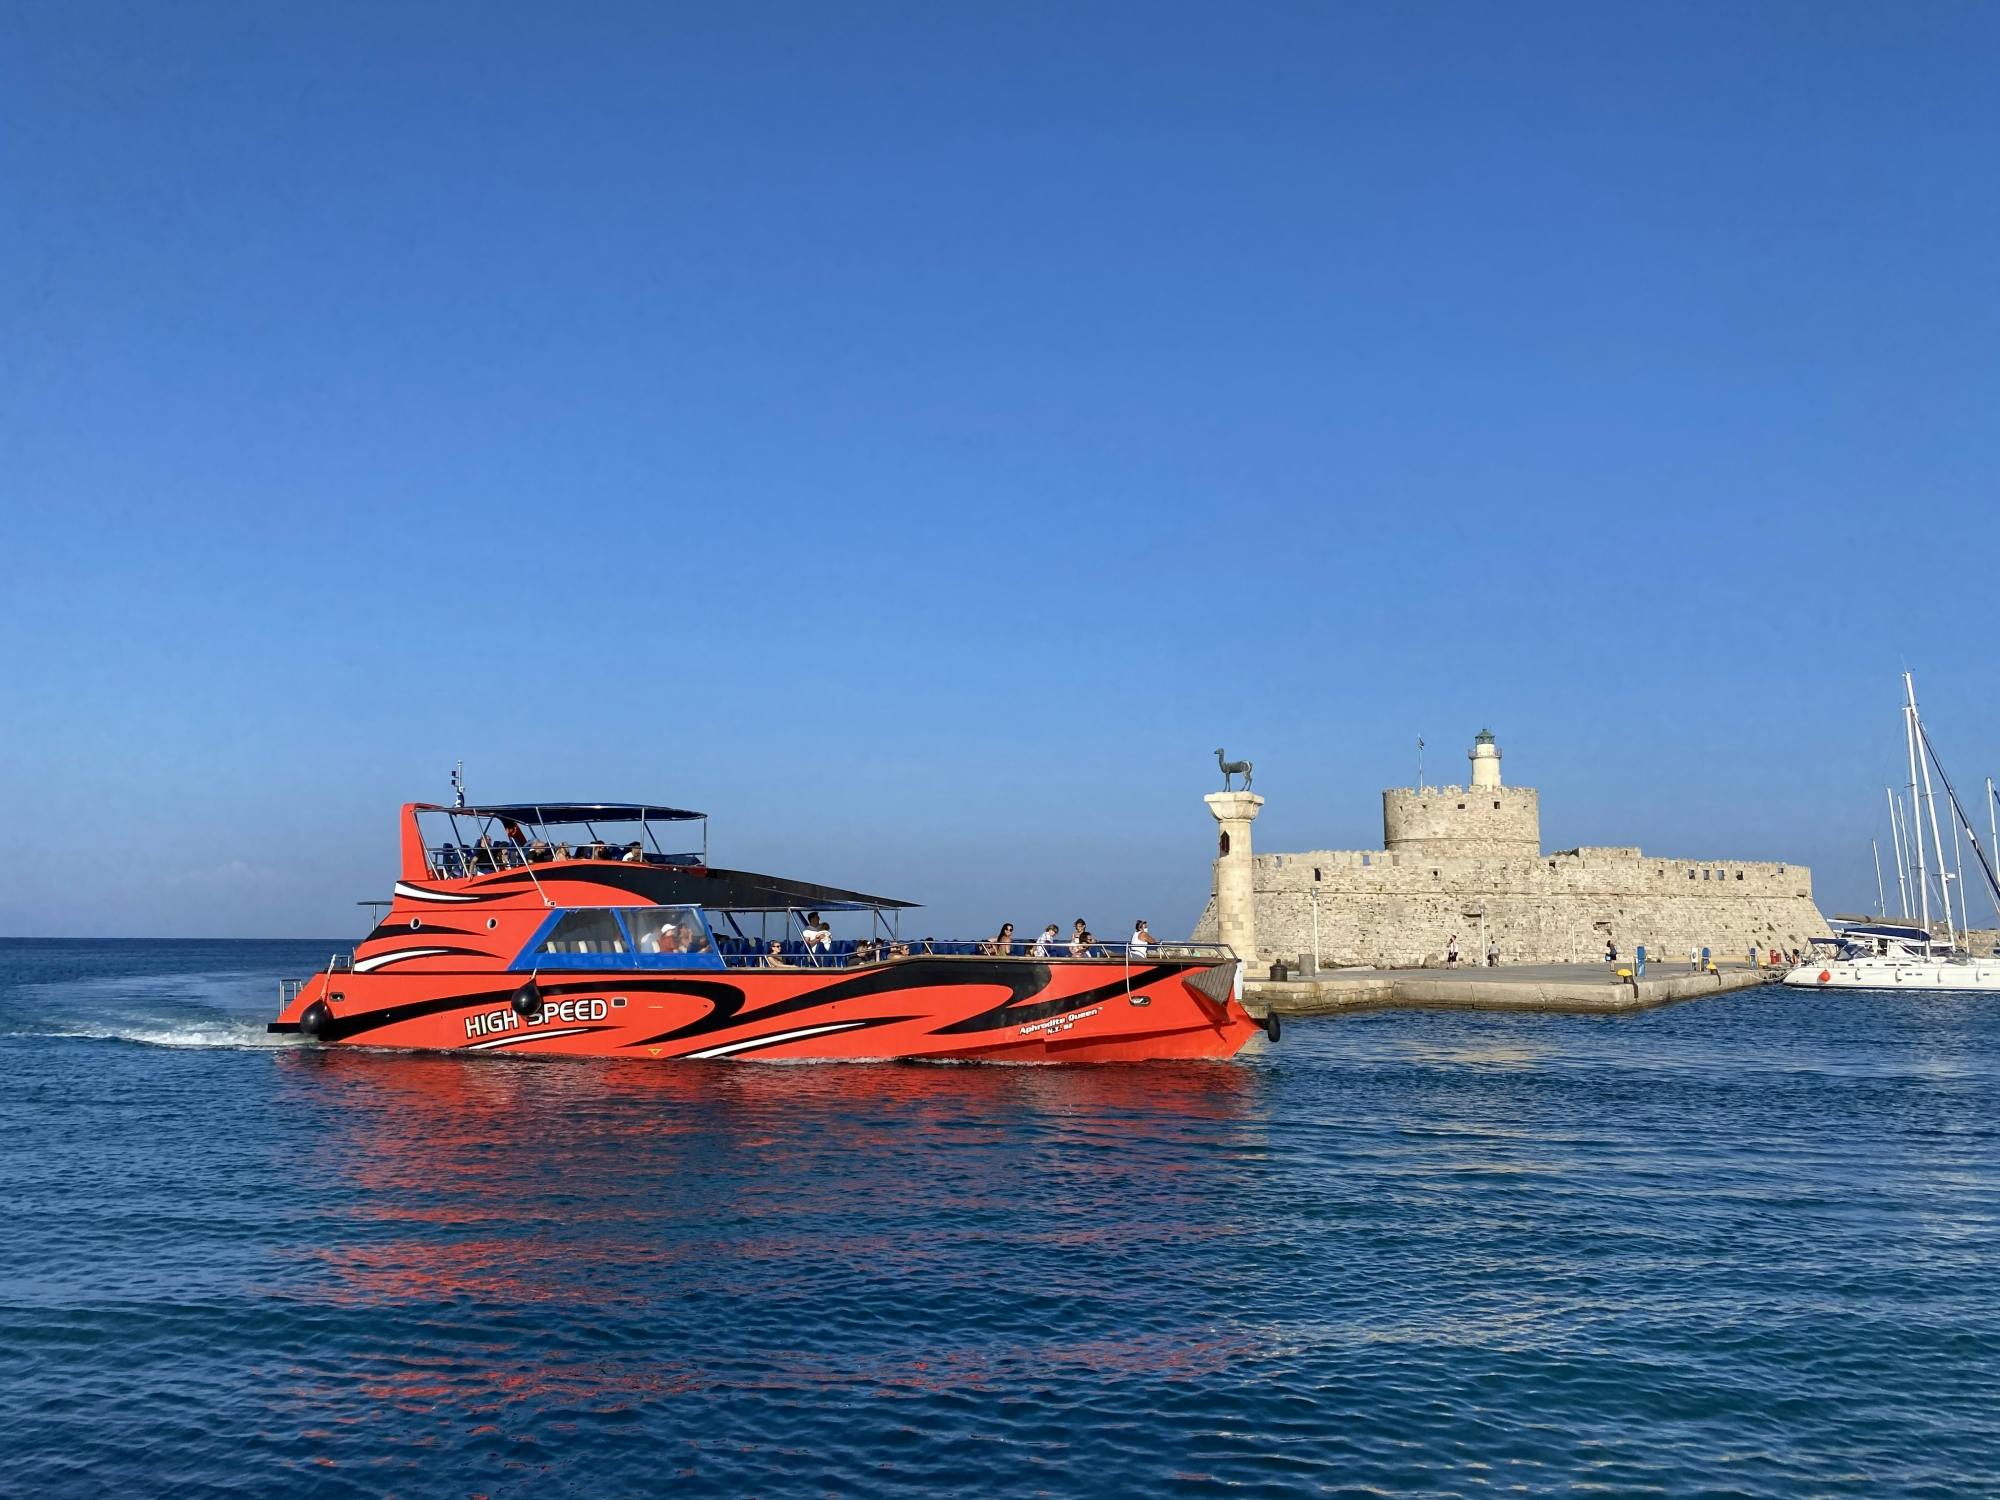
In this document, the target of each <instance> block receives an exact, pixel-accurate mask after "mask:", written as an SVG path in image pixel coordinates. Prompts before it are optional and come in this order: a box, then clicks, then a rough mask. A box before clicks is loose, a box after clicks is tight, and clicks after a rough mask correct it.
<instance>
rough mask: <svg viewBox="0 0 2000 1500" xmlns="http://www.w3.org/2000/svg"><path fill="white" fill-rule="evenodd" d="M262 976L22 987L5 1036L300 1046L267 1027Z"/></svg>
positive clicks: (6, 1019)
mask: <svg viewBox="0 0 2000 1500" xmlns="http://www.w3.org/2000/svg"><path fill="white" fill-rule="evenodd" d="M270 983H271V981H270V979H269V977H268V976H266V975H263V974H243V973H233V974H232V973H216V974H171V975H152V976H134V975H119V976H116V977H109V976H107V977H101V978H90V979H77V980H68V981H60V982H48V983H41V984H29V985H23V986H21V987H20V988H19V989H16V990H14V991H13V992H12V993H11V994H9V995H7V996H6V998H5V1001H4V1002H0V1037H44V1038H49V1039H51V1040H62V1039H67V1040H75V1041H102V1042H133V1043H137V1044H139V1045H141V1046H147V1047H220V1048H233V1049H243V1048H259V1049H262V1048H272V1047H292V1046H297V1045H298V1040H297V1039H296V1038H293V1037H284V1036H272V1035H271V1034H269V1033H268V1032H267V1031H265V1029H264V1023H265V1019H266V1015H265V1013H266V1012H267V1011H268V1010H269V1008H270V996H269V991H270Z"/></svg>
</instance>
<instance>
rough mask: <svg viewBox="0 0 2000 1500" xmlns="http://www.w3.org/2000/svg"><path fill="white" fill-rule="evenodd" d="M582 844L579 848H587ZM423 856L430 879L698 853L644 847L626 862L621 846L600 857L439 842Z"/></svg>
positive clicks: (663, 861) (691, 861) (665, 859)
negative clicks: (639, 855)
mask: <svg viewBox="0 0 2000 1500" xmlns="http://www.w3.org/2000/svg"><path fill="white" fill-rule="evenodd" d="M589 847H590V846H589V845H587V844H586V845H584V846H582V848H589ZM424 858H425V859H426V860H427V861H428V863H429V864H430V870H431V877H432V878H433V879H434V880H468V879H470V878H471V877H473V876H475V875H494V874H497V873H499V872H500V871H502V870H521V869H526V868H527V867H528V866H530V865H534V866H537V867H540V866H542V865H552V864H561V863H566V862H569V861H574V860H589V861H591V862H592V863H604V864H625V863H631V864H648V865H681V866H687V865H700V864H702V863H704V860H703V858H702V856H701V855H700V854H699V853H697V852H694V851H692V850H690V851H688V852H686V853H682V854H655V853H653V852H652V851H651V850H647V851H646V854H645V857H644V858H643V859H640V860H631V861H627V860H626V859H625V856H624V851H623V849H622V848H613V847H611V846H609V845H607V846H606V852H605V853H604V854H603V855H601V856H591V855H587V854H584V853H582V852H581V851H580V850H571V851H569V852H566V853H557V852H556V851H555V850H554V849H553V848H552V849H550V850H549V852H547V853H546V854H542V853H538V852H536V851H535V850H534V849H533V848H532V846H531V847H530V848H528V849H523V848H521V847H520V846H519V845H517V844H513V843H505V844H491V845H488V846H487V847H485V848H479V847H476V846H474V845H470V844H440V845H438V846H436V847H435V848H429V849H426V850H424Z"/></svg>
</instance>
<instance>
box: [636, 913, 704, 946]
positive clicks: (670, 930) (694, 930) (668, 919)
mask: <svg viewBox="0 0 2000 1500" xmlns="http://www.w3.org/2000/svg"><path fill="white" fill-rule="evenodd" d="M625 920H626V921H627V922H629V923H630V924H631V926H632V941H633V943H634V944H635V945H636V946H637V948H638V950H639V951H640V952H641V953H706V952H708V950H709V946H710V945H709V941H708V928H707V927H706V926H704V925H703V923H702V920H701V914H700V913H699V912H697V911H696V910H695V909H694V908H693V907H692V906H648V907H642V908H640V909H638V910H636V911H632V910H628V911H627V912H626V913H625Z"/></svg>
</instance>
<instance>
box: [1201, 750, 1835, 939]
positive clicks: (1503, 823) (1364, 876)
mask: <svg viewBox="0 0 2000 1500" xmlns="http://www.w3.org/2000/svg"><path fill="white" fill-rule="evenodd" d="M1483 742H1484V743H1487V744H1490V740H1483ZM1493 753H1495V754H1497V752H1493ZM1475 764H1476V763H1475ZM1496 771H1497V765H1496V766H1494V767H1492V768H1491V769H1489V770H1488V771H1487V772H1486V774H1488V775H1489V776H1490V775H1493V774H1494V773H1495V772H1496ZM1496 801H1497V802H1499V803H1500V806H1499V807H1497V808H1496V807H1494V805H1493V804H1494V803H1495V802H1496ZM1461 804H1463V805H1462V806H1461ZM1475 804H1476V805H1475ZM1383 836H1384V842H1385V845H1387V846H1388V847H1385V848H1383V849H1371V850H1352V849H1322V850H1317V851H1313V852H1309V853H1303V854H1263V855H1256V856H1254V857H1253V858H1252V859H1251V861H1250V866H1251V868H1250V879H1249V887H1250V893H1251V896H1250V899H1251V901H1252V903H1253V906H1254V927H1255V932H1256V948H1257V951H1256V953H1255V954H1254V955H1252V954H1240V955H1239V956H1240V957H1243V958H1245V959H1247V960H1249V961H1250V963H1251V964H1252V966H1253V972H1258V971H1260V970H1261V967H1262V966H1263V965H1267V964H1269V963H1270V961H1271V960H1272V959H1273V958H1284V959H1286V960H1288V961H1298V960H1302V959H1309V958H1310V957H1311V956H1312V954H1313V933H1314V921H1315V910H1316V912H1317V924H1318V934H1319V956H1320V962H1321V964H1322V965H1323V966H1325V967H1333V966H1337V965H1348V964H1368V965H1373V966H1376V967H1382V968H1390V967H1401V966H1408V965H1417V964H1425V963H1432V962H1442V961H1443V958H1444V953H1445V945H1446V942H1447V940H1448V939H1450V938H1451V937H1452V935H1453V934H1456V935H1457V937H1458V946H1459V952H1460V954H1461V955H1462V958H1463V960H1464V961H1465V962H1467V963H1473V962H1480V961H1481V955H1483V953H1484V951H1485V947H1486V943H1487V941H1488V940H1489V939H1490V940H1492V941H1495V942H1497V943H1498V944H1499V947H1500V953H1501V960H1502V962H1503V963H1505V962H1514V963H1560V962H1595V961H1597V960H1599V959H1601V958H1602V957H1603V953H1604V943H1605V939H1606V938H1607V937H1608V938H1610V939H1611V940H1612V941H1614V942H1615V943H1616V944H1617V945H1618V953H1619V957H1620V960H1621V961H1623V960H1625V959H1627V958H1629V957H1630V956H1631V954H1632V950H1633V948H1634V946H1635V945H1637V944H1641V943H1643V944H1645V945H1646V949H1647V956H1648V959H1649V960H1650V961H1654V962H1660V963H1668V964H1672V963H1679V964H1680V965H1682V966H1683V967H1684V966H1685V965H1686V963H1687V954H1688V950H1689V948H1691V947H1692V948H1703V947H1705V948H1708V949H1710V950H1711V951H1712V952H1713V953H1714V955H1715V956H1716V957H1717V958H1718V959H1725V960H1727V959H1736V960H1740V959H1742V958H1744V957H1745V956H1746V955H1747V954H1748V952H1749V950H1750V948H1751V946H1752V945H1753V944H1754V945H1755V946H1756V947H1757V948H1758V950H1759V951H1760V952H1767V951H1768V950H1770V949H1771V948H1803V947H1804V946H1805V945H1806V943H1807V942H1808V940H1809V939H1811V938H1812V937H1814V936H1817V935H1819V934H1823V933H1825V932H1826V931H1827V930H1828V928H1827V924H1826V919H1825V918H1824V917H1822V916H1821V915H1820V913H1819V909H1818V908H1817V907H1816V906H1815V905H1814V904H1813V896H1812V872H1811V871H1809V870H1807V869H1806V868H1805V867H1804V866H1802V865H1796V864H1789V863H1786V864H1778V863H1767V862H1761V861H1744V860H1716V859H1658V858H1648V857H1647V856H1646V855H1644V854H1642V853H1641V852H1640V851H1639V850H1638V849H1635V848H1630V847H1623V848H1582V849H1571V850H1567V851H1564V852H1562V853H1559V854H1544V853H1542V852H1541V828H1540V806H1539V798H1538V796H1537V794H1536V793H1535V791H1534V790H1533V789H1532V788H1527V787H1512V788H1503V787H1500V786H1498V785H1497V784H1489V785H1485V786H1478V785H1475V786H1473V787H1469V788H1459V787H1443V788H1438V787H1425V788H1422V789H1420V790H1415V791H1412V790H1407V789H1403V790H1392V791H1390V792H1386V793H1384V794H1383ZM1241 888H1242V881H1241V877H1240V872H1237V873H1236V875H1235V878H1233V879H1232V880H1231V882H1230V898H1231V899H1235V893H1236V892H1238V891H1240V890H1241ZM1221 926H1222V924H1221V922H1220V920H1219V917H1218V912H1217V905H1216V899H1215V888H1214V887H1213V886H1211V891H1210V897H1209V904H1208V908H1207V910H1206V911H1204V913H1203V914H1202V918H1201V921H1200V923H1199V924H1198V925H1197V927H1196V929H1195V932H1194V936H1195V938H1196V939H1197V940H1198V941H1209V942H1213V941H1216V940H1217V938H1218V936H1219V934H1220V931H1221Z"/></svg>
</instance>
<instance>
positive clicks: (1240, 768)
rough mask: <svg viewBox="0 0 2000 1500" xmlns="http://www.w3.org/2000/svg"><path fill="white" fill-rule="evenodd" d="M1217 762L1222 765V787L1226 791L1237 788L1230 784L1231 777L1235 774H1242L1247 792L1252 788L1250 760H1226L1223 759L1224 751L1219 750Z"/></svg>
mask: <svg viewBox="0 0 2000 1500" xmlns="http://www.w3.org/2000/svg"><path fill="white" fill-rule="evenodd" d="M1215 763H1216V764H1217V765H1218V766H1221V767H1222V789H1223V790H1224V791H1225V792H1233V791H1235V790H1236V788H1235V787H1233V786H1232V785H1230V778H1231V777H1233V776H1241V777H1242V778H1243V790H1244V791H1246V792H1247V791H1249V790H1250V762H1249V761H1247V760H1225V759H1223V755H1222V752H1221V751H1220V750H1217V751H1216V752H1215Z"/></svg>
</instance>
